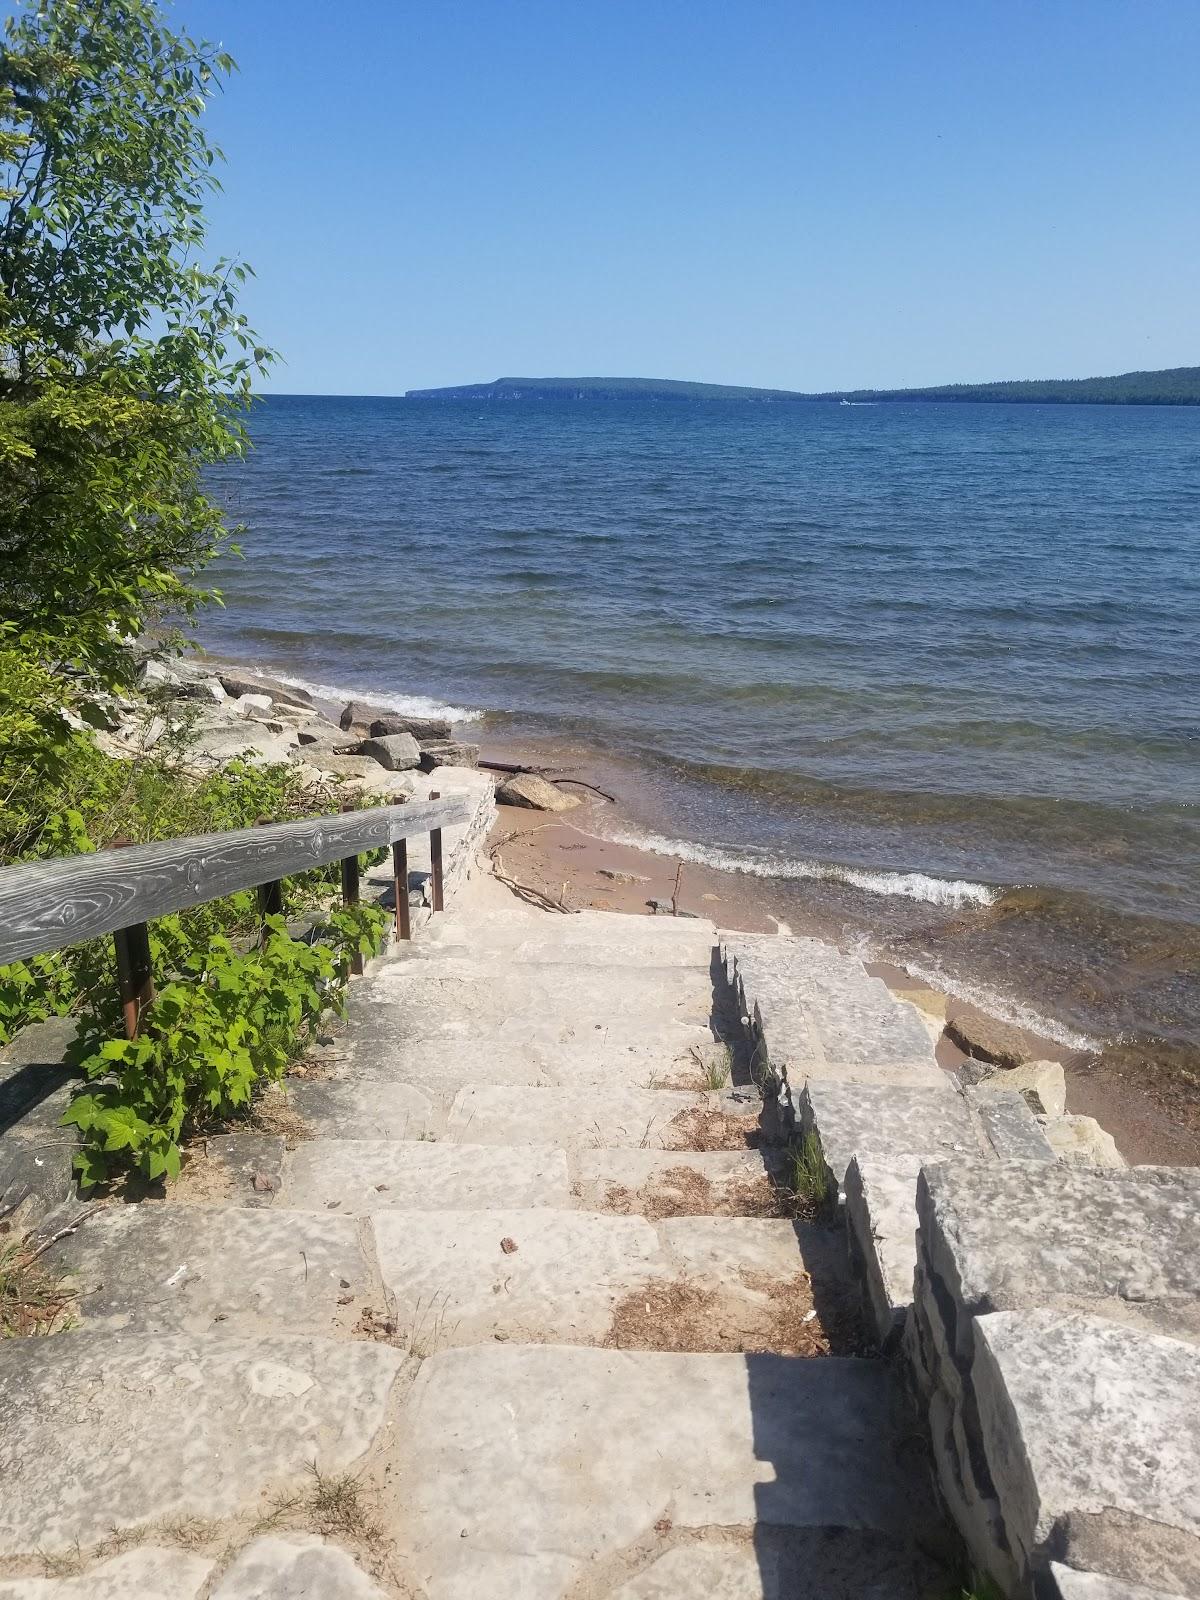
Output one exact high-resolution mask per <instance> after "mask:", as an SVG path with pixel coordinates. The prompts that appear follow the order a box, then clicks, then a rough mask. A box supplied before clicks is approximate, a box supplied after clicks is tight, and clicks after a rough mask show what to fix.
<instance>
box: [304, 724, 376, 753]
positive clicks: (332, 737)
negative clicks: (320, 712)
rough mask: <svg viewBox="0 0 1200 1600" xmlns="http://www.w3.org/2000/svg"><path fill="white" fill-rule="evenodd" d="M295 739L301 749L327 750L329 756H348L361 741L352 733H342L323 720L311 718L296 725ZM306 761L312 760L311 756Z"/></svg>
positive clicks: (339, 729)
mask: <svg viewBox="0 0 1200 1600" xmlns="http://www.w3.org/2000/svg"><path fill="white" fill-rule="evenodd" d="M296 737H297V738H298V739H299V741H300V745H301V748H303V747H304V746H305V745H316V746H317V747H318V749H319V750H327V751H328V752H329V753H330V754H331V755H333V754H340V755H350V754H352V753H353V752H354V751H355V750H357V749H358V746H359V744H360V743H361V740H359V739H358V738H357V737H356V735H355V734H353V733H349V734H347V733H344V732H343V731H342V729H341V728H338V727H335V726H334V724H333V723H332V722H326V721H325V720H324V719H323V718H312V719H310V720H309V721H307V722H300V723H297V725H296ZM306 759H313V757H312V756H309V757H306Z"/></svg>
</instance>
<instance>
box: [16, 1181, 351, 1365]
mask: <svg viewBox="0 0 1200 1600" xmlns="http://www.w3.org/2000/svg"><path fill="white" fill-rule="evenodd" d="M44 1259H45V1261H46V1264H47V1265H48V1266H49V1267H50V1269H51V1270H52V1271H55V1272H59V1273H63V1274H66V1275H67V1276H68V1277H69V1279H70V1282H71V1284H72V1286H73V1288H74V1290H75V1293H76V1295H77V1301H78V1318H79V1321H80V1323H81V1324H82V1326H83V1327H85V1328H89V1329H92V1328H95V1329H106V1330H114V1331H115V1330H117V1329H121V1328H135V1329H138V1330H141V1331H152V1332H155V1333H193V1334H200V1333H206V1332H208V1331H210V1330H213V1329H219V1330H220V1331H222V1332H224V1333H257V1332H272V1331H275V1332H280V1333H312V1334H333V1333H337V1332H342V1333H348V1332H349V1331H350V1329H351V1327H352V1325H353V1323H354V1320H355V1318H356V1317H357V1315H358V1308H359V1307H361V1305H362V1303H363V1301H364V1299H365V1298H367V1297H368V1296H369V1294H370V1292H371V1290H372V1289H373V1287H374V1278H373V1275H372V1271H371V1267H370V1265H369V1263H368V1261H367V1259H366V1257H365V1256H364V1254H363V1250H362V1246H361V1244H360V1242H359V1237H358V1231H357V1227H356V1224H355V1221H354V1218H353V1217H351V1216H344V1217H343V1216H331V1215H329V1213H328V1212H327V1211H326V1212H323V1214H322V1215H320V1216H316V1215H303V1214H298V1213H291V1214H289V1213H287V1212H283V1211H279V1210H274V1209H272V1210H269V1211H265V1210H243V1209H240V1208H238V1207H236V1206H221V1205H200V1204H197V1205H172V1204H167V1203H159V1204H154V1203H150V1202H143V1203H142V1204H140V1205H113V1206H107V1207H105V1208H104V1209H103V1210H102V1211H100V1212H98V1213H97V1214H95V1215H94V1216H92V1217H90V1218H89V1219H88V1220H87V1222H86V1223H85V1224H84V1225H83V1226H82V1227H80V1228H79V1229H78V1230H77V1232H75V1233H74V1234H71V1235H68V1237H67V1238H65V1239H63V1240H61V1241H60V1242H59V1243H58V1244H56V1245H55V1246H54V1247H53V1249H52V1250H50V1251H48V1252H47V1254H46V1256H45V1258H44Z"/></svg>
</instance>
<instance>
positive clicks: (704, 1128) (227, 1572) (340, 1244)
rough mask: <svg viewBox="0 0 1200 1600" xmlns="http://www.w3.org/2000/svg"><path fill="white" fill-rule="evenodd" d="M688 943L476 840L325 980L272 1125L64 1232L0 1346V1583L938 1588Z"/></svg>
mask: <svg viewBox="0 0 1200 1600" xmlns="http://www.w3.org/2000/svg"><path fill="white" fill-rule="evenodd" d="M716 943H717V941H716V934H715V930H714V929H713V928H712V927H711V926H710V925H709V924H705V923H700V922H696V921H691V920H680V921H675V920H672V919H651V918H641V917H622V916H614V915H608V914H602V913H582V914H579V915H577V916H573V917H569V918H567V917H554V916H550V915H548V914H546V913H543V912H539V911H535V910H533V909H531V908H529V907H526V906H523V905H521V904H520V903H518V902H516V901H515V900H514V899H513V898H512V897H511V896H510V895H509V894H508V893H507V891H505V890H503V889H501V888H500V886H499V885H498V884H496V883H495V882H494V881H493V880H491V879H490V878H487V877H486V876H485V877H482V878H480V877H476V878H475V879H474V880H472V881H471V882H470V883H469V884H467V885H465V886H461V887H460V888H459V890H458V892H457V894H456V896H455V899H454V901H453V902H452V904H451V906H450V909H449V910H448V911H447V913H446V914H445V916H444V917H441V918H438V919H435V921H434V922H433V923H432V924H431V925H430V926H429V927H428V928H426V929H425V930H424V931H423V933H422V935H421V937H420V938H419V939H418V940H417V941H415V942H414V943H413V944H412V945H411V946H409V947H406V948H402V949H400V950H398V951H397V952H396V953H394V954H391V955H389V956H387V957H386V958H384V959H383V960H381V961H380V962H377V963H376V964H375V965H374V968H373V970H372V971H371V972H370V973H369V974H368V976H367V977H366V978H365V979H363V980H362V981H361V982H359V983H358V984H356V985H355V986H354V988H353V990H352V998H351V1003H350V1006H349V1009H348V1014H347V1016H346V1018H345V1019H344V1024H343V1025H342V1026H341V1027H340V1028H339V1029H338V1030H337V1031H336V1032H335V1033H333V1034H331V1035H330V1036H328V1037H327V1038H326V1039H325V1040H324V1042H323V1043H322V1044H321V1045H320V1047H318V1048H317V1049H315V1050H314V1051H313V1052H312V1054H311V1056H310V1057H309V1058H307V1059H306V1061H305V1063H304V1064H303V1068H302V1074H301V1075H298V1076H296V1077H294V1078H292V1079H291V1080H289V1087H288V1093H287V1102H288V1104H287V1107H286V1112H287V1115H288V1116H289V1117H291V1118H292V1119H293V1126H292V1128H291V1135H290V1137H289V1136H285V1135H284V1134H280V1135H264V1134H236V1135H228V1136H224V1137H222V1138H216V1139H212V1140H210V1141H209V1142H208V1148H207V1153H206V1155H205V1156H204V1157H203V1158H198V1159H197V1160H196V1161H195V1162H193V1163H192V1164H191V1166H190V1167H189V1169H188V1171H187V1172H186V1173H185V1178H184V1180H183V1181H182V1182H181V1183H180V1185H179V1186H178V1188H177V1190H176V1191H174V1192H173V1194H172V1195H171V1196H170V1197H169V1198H168V1199H166V1200H144V1201H142V1202H141V1203H139V1204H110V1205H107V1206H105V1207H103V1208H102V1209H101V1210H99V1211H98V1212H97V1213H96V1214H94V1215H93V1216H91V1217H90V1218H89V1220H88V1221H87V1222H86V1223H85V1224H84V1225H83V1226H82V1227H81V1228H80V1229H79V1230H78V1231H77V1232H76V1233H75V1234H72V1235H69V1236H68V1237H66V1238H64V1239H63V1240H61V1241H60V1242H59V1243H58V1244H56V1245H55V1246H54V1248H53V1250H52V1251H51V1252H49V1253H48V1255H47V1256H46V1257H45V1258H44V1259H45V1260H46V1262H47V1264H49V1265H51V1266H52V1267H53V1268H54V1270H56V1271H58V1272H63V1273H68V1274H70V1275H71V1276H72V1277H73V1279H74V1281H75V1283H76V1286H77V1294H78V1325H77V1326H76V1327H75V1328H74V1329H73V1330H72V1331H70V1332H68V1333H65V1334H62V1335H59V1336H57V1337H54V1338H47V1339H31V1340H24V1341H9V1342H8V1344H6V1345H5V1346H3V1347H0V1405H2V1406H3V1414H4V1416H5V1419H6V1420H5V1425H4V1429H3V1437H2V1440H0V1471H3V1481H4V1485H5V1494H4V1496H3V1497H2V1498H0V1600H18V1597H20V1600H34V1597H37V1600H66V1597H73V1596H80V1597H82V1596H84V1595H87V1596H88V1597H89V1600H97V1597H98V1600H106V1597H109V1596H112V1597H116V1596H124V1595H128V1594H131V1593H136V1594H138V1595H139V1596H140V1597H143V1600H153V1597H156V1596H163V1597H166V1596H171V1597H172V1600H184V1597H197V1600H199V1597H210V1600H234V1597H250V1596H278V1597H292V1596H295V1597H299V1596H302V1595H313V1596H316V1595H320V1596H322V1597H328V1600H339V1597H346V1600H350V1597H364V1600H365V1597H369V1596H375V1597H378V1596H412V1597H418V1596H420V1597H427V1600H450V1597H455V1600H458V1597H464V1596H472V1597H474V1596H479V1597H481V1600H482V1597H487V1600H510V1597H511V1600H518V1597H520V1600H558V1597H563V1600H567V1597H569V1600H593V1597H594V1600H618V1597H619V1600H668V1597H672V1600H675V1597H679V1600H683V1597H691V1596H696V1597H700V1596H705V1597H711V1596H716V1595H721V1596H729V1597H731V1600H742V1597H746V1600H751V1597H762V1596H770V1597H772V1600H784V1597H789V1596H813V1597H816V1596H822V1597H824V1596H829V1597H835V1596H837V1597H844V1600H868V1597H870V1600H885V1597H886V1600H940V1597H941V1596H942V1595H944V1594H947V1593H950V1592H953V1582H952V1580H953V1578H954V1576H955V1574H954V1572H953V1570H952V1568H951V1566H949V1565H947V1564H946V1563H947V1562H952V1561H953V1559H954V1552H955V1548H956V1547H955V1545H954V1544H953V1543H952V1541H951V1540H950V1539H949V1538H948V1536H947V1530H946V1527H945V1525H944V1524H943V1523H942V1522H941V1521H940V1519H939V1515H938V1513H937V1512H936V1510H935V1508H934V1505H933V1500H932V1494H931V1491H930V1490H929V1489H927V1487H926V1486H927V1484H929V1483H930V1481H931V1479H930V1473H929V1470H928V1463H927V1462H926V1460H925V1456H924V1449H923V1445H922V1440H921V1432H920V1428H919V1427H918V1426H916V1425H915V1423H916V1417H915V1413H914V1412H913V1411H912V1410H911V1408H910V1401H909V1399H908V1397H907V1396H906V1394H905V1392H904V1386H903V1384H902V1382H901V1381H900V1379H899V1377H898V1375H897V1373H896V1371H895V1370H894V1369H893V1367H892V1366H890V1365H889V1364H887V1363H886V1362H885V1361H883V1360H881V1359H880V1358H878V1357H873V1356H870V1355H868V1354H864V1353H863V1352H864V1349H865V1348H866V1343H867V1342H869V1341H866V1340H865V1339H864V1334H863V1331H862V1328H861V1324H860V1323H859V1321H858V1318H857V1312H856V1291H855V1289H854V1286H853V1284H852V1281H851V1279H850V1277H849V1274H848V1270H847V1261H846V1254H845V1244H844V1237H843V1235H842V1233H841V1231H840V1228H839V1227H838V1226H836V1225H834V1223H832V1222H831V1220H830V1218H829V1217H828V1216H821V1217H818V1216H809V1215H805V1214H803V1208H800V1210H799V1212H798V1209H797V1206H796V1204H795V1201H794V1197H792V1196H791V1195H790V1193H789V1192H788V1191H786V1190H785V1189H784V1188H783V1187H781V1185H780V1183H779V1181H778V1179H779V1170H778V1169H779V1167H780V1163H781V1162H782V1161H783V1158H784V1151H783V1150H782V1148H781V1147H780V1146H779V1145H778V1144H772V1143H770V1142H769V1141H768V1140H767V1138H766V1136H765V1135H764V1133H763V1130H762V1127H761V1126H760V1112H761V1109H762V1104H761V1098H760V1094H759V1092H758V1089H757V1088H756V1087H755V1086H754V1083H753V1082H752V1080H751V1077H750V1074H749V1073H748V1071H747V1070H746V1059H745V1052H744V1051H742V1050H741V1049H740V1045H739V1043H738V1039H737V1037H736V1035H737V1033H738V1031H739V1030H738V1016H737V1011H736V1007H735V1009H734V1011H733V1013H732V1014H731V1017H730V1018H727V1019H722V1018H721V1017H720V1016H717V1015H715V1012H714V1008H715V1007H717V1008H719V1006H720V1004H721V1000H722V996H723V994H724V992H725V979H724V972H723V970H722V967H721V963H720V961H719V960H716V961H715V960H714V951H715V949H716ZM851 965H854V966H856V964H853V963H851ZM714 981H715V987H714ZM893 1006H895V1009H896V1011H897V1012H898V1013H902V1008H900V1007H899V1006H898V1005H896V1003H895V1002H893ZM894 1020H895V1019H894V1018H893V1021H894ZM727 1024H731V1025H732V1048H731V1049H726V1048H725V1047H724V1046H722V1045H721V1044H720V1043H719V1042H718V1041H717V1039H716V1037H715V1035H716V1033H717V1032H718V1031H720V1030H721V1029H722V1028H723V1027H726V1025H727ZM816 1031H817V1033H818V1035H819V1036H820V1037H821V1038H822V1039H823V1040H825V1047H826V1048H827V1049H828V1048H832V1046H831V1044H830V1041H831V1038H832V1035H830V1034H829V1033H828V1031H827V1030H826V1029H825V1028H824V1026H823V1025H818V1027H817V1030H816ZM838 1048H839V1049H840V1048H841V1046H840V1045H838ZM847 1048H849V1046H847ZM926 1056H927V1064H928V1061H931V1057H929V1051H928V1045H926ZM933 1070H936V1069H933ZM727 1075H728V1081H727ZM302 1135H303V1136H302Z"/></svg>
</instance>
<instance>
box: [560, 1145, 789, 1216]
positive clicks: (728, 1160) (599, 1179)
mask: <svg viewBox="0 0 1200 1600" xmlns="http://www.w3.org/2000/svg"><path fill="white" fill-rule="evenodd" d="M781 1169H782V1152H781V1151H776V1150H771V1149H766V1148H764V1149H762V1150H746V1151H737V1150H711V1151H697V1150H577V1151H576V1152H575V1153H574V1155H573V1156H572V1157H571V1188H572V1192H573V1193H574V1195H575V1197H576V1199H577V1201H578V1203H579V1204H580V1205H581V1206H583V1207H584V1208H585V1209H586V1210H588V1211H612V1212H616V1213H618V1214H619V1215H633V1216H650V1217H672V1216H774V1215H781V1214H783V1213H782V1211H781V1200H782V1201H784V1202H786V1195H785V1194H784V1192H783V1191H782V1190H781V1188H780V1187H779V1184H780V1182H781V1180H782V1176H783V1174H782V1170H781Z"/></svg>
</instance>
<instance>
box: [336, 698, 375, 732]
mask: <svg viewBox="0 0 1200 1600" xmlns="http://www.w3.org/2000/svg"><path fill="white" fill-rule="evenodd" d="M338 727H339V728H341V729H342V731H343V732H347V733H348V732H350V731H352V730H354V731H357V730H358V729H360V728H361V729H362V732H363V734H368V733H369V732H370V727H371V712H370V709H369V707H367V706H364V705H360V704H359V702H358V701H357V700H351V701H349V702H348V703H347V704H346V705H344V706H343V707H342V714H341V716H340V717H339V718H338Z"/></svg>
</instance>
